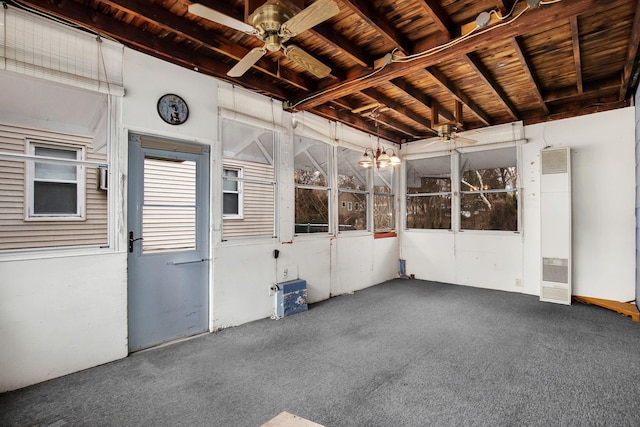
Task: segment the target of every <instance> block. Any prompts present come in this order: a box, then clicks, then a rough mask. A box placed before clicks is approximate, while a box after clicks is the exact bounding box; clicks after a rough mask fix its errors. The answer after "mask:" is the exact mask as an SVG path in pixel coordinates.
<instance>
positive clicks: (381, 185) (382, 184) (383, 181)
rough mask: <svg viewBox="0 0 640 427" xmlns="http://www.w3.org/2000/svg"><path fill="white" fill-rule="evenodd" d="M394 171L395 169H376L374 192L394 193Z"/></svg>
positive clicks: (374, 172) (374, 173)
mask: <svg viewBox="0 0 640 427" xmlns="http://www.w3.org/2000/svg"><path fill="white" fill-rule="evenodd" d="M393 171H394V168H392V167H389V168H385V169H374V171H373V192H374V193H393Z"/></svg>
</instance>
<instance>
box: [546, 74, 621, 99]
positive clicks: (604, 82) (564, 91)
mask: <svg viewBox="0 0 640 427" xmlns="http://www.w3.org/2000/svg"><path fill="white" fill-rule="evenodd" d="M619 89H620V79H619V78H618V76H616V77H613V78H607V79H601V80H597V81H593V82H587V83H585V84H584V85H583V91H582V93H580V92H578V89H577V88H576V87H575V86H570V87H565V88H561V89H556V90H554V91H551V92H545V94H544V102H545V103H551V102H557V101H563V100H567V99H572V98H580V97H588V96H602V95H604V94H607V93H611V92H612V91H618V90H619Z"/></svg>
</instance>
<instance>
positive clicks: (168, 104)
mask: <svg viewBox="0 0 640 427" xmlns="http://www.w3.org/2000/svg"><path fill="white" fill-rule="evenodd" d="M158 114H160V117H161V118H162V120H164V121H165V122H167V123H169V124H170V125H180V124H182V123H184V122H186V121H187V118H188V117H189V107H188V106H187V103H186V102H184V99H182V98H181V97H179V96H178V95H174V94H173V93H168V94H166V95H162V96H161V97H160V99H158Z"/></svg>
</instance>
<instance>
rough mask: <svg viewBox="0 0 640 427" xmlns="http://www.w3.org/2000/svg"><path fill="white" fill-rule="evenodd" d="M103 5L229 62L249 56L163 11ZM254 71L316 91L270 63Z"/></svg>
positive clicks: (115, 2)
mask: <svg viewBox="0 0 640 427" xmlns="http://www.w3.org/2000/svg"><path fill="white" fill-rule="evenodd" d="M103 3H105V4H107V5H109V6H111V7H113V8H116V9H118V10H121V11H124V12H127V13H129V14H132V15H134V16H139V17H141V18H142V19H145V20H146V21H147V22H151V23H153V24H156V25H158V26H159V27H160V28H162V29H163V30H165V31H168V32H172V33H176V34H177V35H180V36H181V37H184V38H185V39H186V40H188V41H189V42H190V43H193V45H194V46H202V47H204V48H207V49H210V50H213V51H215V52H217V53H220V54H223V55H225V56H227V57H229V58H232V59H235V60H240V59H241V58H242V57H244V56H245V55H246V54H247V53H249V49H246V48H244V47H242V46H240V45H237V44H234V43H230V42H229V41H228V40H227V39H225V38H224V37H220V36H219V35H217V34H216V33H213V32H211V31H207V30H205V29H203V28H201V27H198V26H194V25H193V22H191V21H189V20H188V19H186V18H180V17H178V16H176V15H174V14H172V13H170V12H169V11H167V10H166V9H164V8H162V7H159V6H156V5H153V4H149V3H146V2H139V1H135V0H104V1H103ZM63 7H64V6H63ZM256 67H257V68H258V69H259V70H260V71H262V72H263V73H265V74H267V75H270V76H272V77H276V78H280V79H282V80H284V81H286V82H287V83H289V84H291V85H292V86H295V87H297V88H299V89H302V90H306V91H308V90H310V89H311V88H315V84H314V83H313V82H312V81H311V80H308V79H306V78H304V76H302V75H300V74H298V73H293V72H291V71H289V70H286V69H285V70H282V69H279V68H278V66H277V64H275V63H273V62H272V61H268V60H260V61H258V62H257V63H256Z"/></svg>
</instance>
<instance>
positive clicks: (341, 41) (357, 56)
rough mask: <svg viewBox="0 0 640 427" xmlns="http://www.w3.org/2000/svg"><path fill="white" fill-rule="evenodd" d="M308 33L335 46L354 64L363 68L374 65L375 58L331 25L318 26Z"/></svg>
mask: <svg viewBox="0 0 640 427" xmlns="http://www.w3.org/2000/svg"><path fill="white" fill-rule="evenodd" d="M308 31H309V32H311V33H312V34H313V35H315V36H316V37H318V38H320V39H322V42H323V43H327V44H329V45H333V46H335V47H336V48H337V49H339V50H340V54H341V55H346V56H348V57H349V58H350V59H351V60H352V61H353V62H355V63H356V64H358V65H360V66H361V67H365V68H366V67H371V66H372V65H373V58H371V57H370V56H369V55H368V54H367V53H366V52H365V51H364V50H363V49H362V48H361V47H360V46H358V45H356V44H355V43H353V42H352V41H351V40H349V39H347V38H346V37H342V36H341V35H340V34H338V33H336V32H335V30H334V29H333V28H331V26H330V25H327V24H318V25H316V26H315V27H313V28H312V29H310V30H308Z"/></svg>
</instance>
